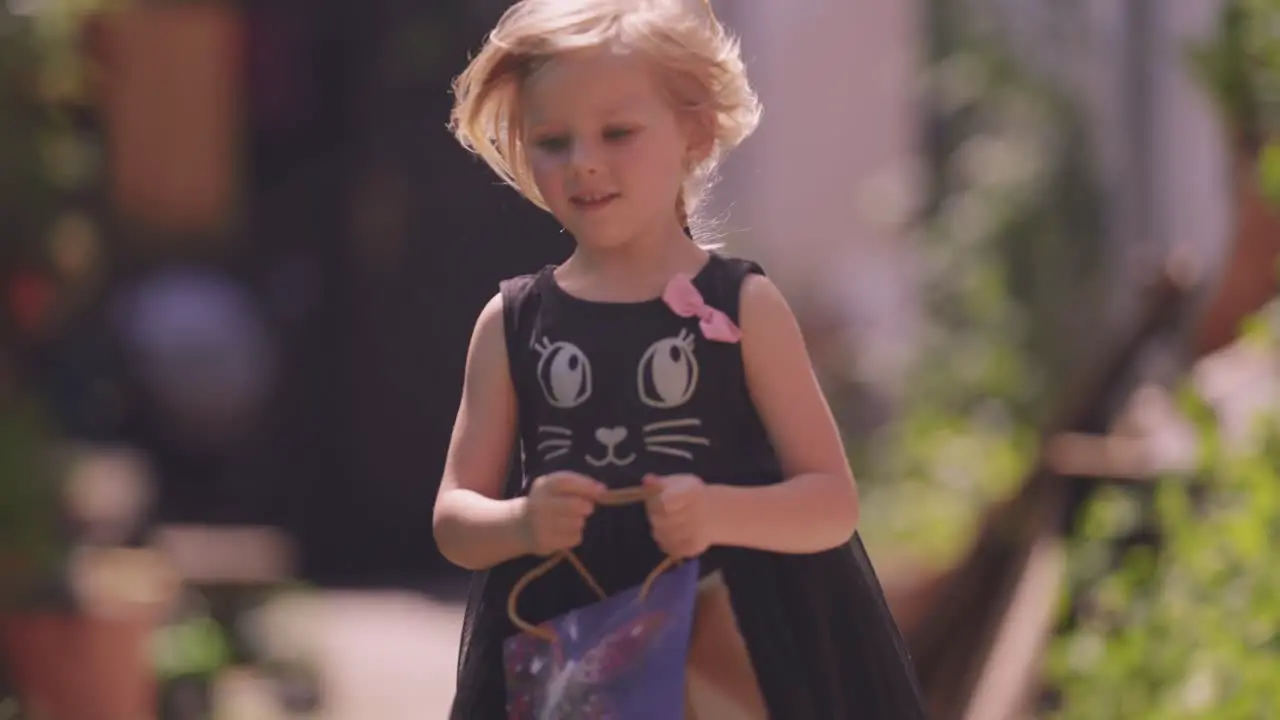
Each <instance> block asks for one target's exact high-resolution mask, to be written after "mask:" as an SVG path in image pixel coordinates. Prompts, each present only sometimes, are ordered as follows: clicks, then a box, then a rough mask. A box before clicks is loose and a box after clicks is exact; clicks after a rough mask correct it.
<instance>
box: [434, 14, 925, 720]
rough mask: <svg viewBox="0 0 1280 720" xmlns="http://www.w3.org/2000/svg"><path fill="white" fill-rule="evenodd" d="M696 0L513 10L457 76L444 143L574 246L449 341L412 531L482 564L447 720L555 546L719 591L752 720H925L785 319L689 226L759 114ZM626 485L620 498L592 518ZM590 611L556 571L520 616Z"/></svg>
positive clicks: (482, 703) (479, 719) (608, 586)
mask: <svg viewBox="0 0 1280 720" xmlns="http://www.w3.org/2000/svg"><path fill="white" fill-rule="evenodd" d="M703 2H704V0H521V1H520V2H517V3H516V4H515V5H514V7H512V8H511V9H510V10H509V11H508V12H507V13H506V14H505V15H504V16H503V17H502V19H501V21H500V22H499V23H498V26H497V27H496V29H494V31H493V32H492V33H491V35H490V37H489V39H488V42H487V43H486V45H485V47H484V48H483V50H482V51H481V52H480V53H479V54H478V55H477V56H476V57H475V58H474V60H473V61H472V62H471V64H470V66H469V67H468V68H467V69H466V71H465V72H464V73H463V74H462V75H461V77H459V78H458V80H457V83H456V95H457V99H456V100H457V104H456V107H455V109H454V113H453V128H454V130H455V132H456V134H457V137H458V139H459V140H460V141H461V142H462V143H463V145H464V146H466V147H467V148H469V149H471V150H473V151H474V152H476V153H477V154H478V155H479V156H480V157H481V158H483V159H484V160H485V161H486V162H487V163H488V164H489V165H490V166H491V167H492V168H493V169H494V170H495V171H496V172H497V173H498V175H499V176H500V177H502V178H503V179H504V180H506V181H507V182H509V183H511V184H512V185H513V186H514V187H515V188H516V189H517V190H519V191H520V192H521V193H522V194H523V195H524V196H525V197H527V198H528V199H529V200H531V201H532V202H534V203H536V204H538V205H539V206H540V207H542V208H544V209H546V210H548V211H550V212H551V213H552V214H554V215H555V217H556V218H557V220H559V221H560V222H561V223H562V224H563V225H564V227H565V228H566V229H567V230H568V231H569V232H570V233H571V234H572V235H573V238H574V240H575V241H576V243H577V247H576V250H575V251H574V253H573V255H572V256H571V257H570V258H569V259H568V260H566V261H565V262H564V263H563V264H561V265H560V266H558V267H548V268H546V269H544V270H543V271H541V272H539V273H536V274H534V275H529V276H524V277H519V278H515V279H512V280H508V281H505V282H503V283H502V284H501V291H500V292H499V293H498V294H497V295H496V296H495V297H494V298H493V299H492V300H491V301H490V302H489V304H488V305H487V306H486V307H485V308H484V310H483V311H482V312H481V314H480V318H479V320H478V322H477V324H476V329H475V334H474V336H473V338H472V341H471V347H470V352H469V358H468V362H467V372H466V378H465V382H464V388H463V396H462V402H461V407H460V408H459V410H458V416H457V422H456V425H455V427H454V433H453V439H452V444H451V446H450V449H449V456H448V460H447V462H446V466H445V471H444V477H443V481H442V484H441V488H440V495H439V498H438V501H437V504H436V508H435V518H434V523H435V535H436V538H437V541H438V542H439V546H440V549H441V551H442V552H443V553H444V554H445V555H446V556H447V557H448V558H449V559H450V560H452V561H453V562H455V563H457V564H458V565H461V566H463V567H467V568H470V569H473V570H476V571H486V572H483V573H481V574H479V575H478V576H477V582H476V584H475V585H474V587H473V593H472V598H471V602H470V604H469V607H468V612H467V621H466V624H465V627H464V632H463V642H462V652H461V658H460V663H459V680H458V692H457V697H456V699H455V701H454V707H453V714H452V717H454V718H456V719H458V720H499V719H501V718H505V717H506V711H505V708H504V702H505V699H506V694H505V689H504V680H503V666H502V642H503V640H504V639H505V638H507V637H509V636H510V635H511V634H512V633H513V632H515V629H514V628H513V626H512V623H511V622H510V620H509V619H508V617H507V599H508V594H509V593H510V591H511V589H512V586H513V584H514V583H515V582H516V581H517V579H519V578H520V577H521V576H522V575H524V574H525V573H526V572H527V571H529V570H530V569H531V568H533V567H534V566H536V565H537V564H539V563H540V562H542V560H543V558H542V557H540V556H546V555H550V554H553V553H556V552H559V551H563V550H567V549H573V550H574V552H575V554H576V555H577V556H578V557H579V558H580V559H581V560H582V562H583V564H584V565H585V566H586V567H588V568H590V569H591V571H592V573H593V574H594V575H595V578H596V580H597V581H598V583H599V585H600V586H601V587H602V588H603V589H604V590H605V591H606V592H607V593H609V594H612V593H616V592H618V591H620V590H623V589H626V588H629V587H633V586H635V585H638V584H640V583H641V582H642V581H643V580H644V578H645V576H646V575H647V574H648V573H649V572H650V571H651V570H652V569H653V568H654V567H655V565H657V564H658V563H659V561H660V560H661V559H662V558H663V557H664V556H673V557H676V558H691V557H700V558H701V564H700V567H701V568H702V569H703V571H704V572H706V573H713V572H714V573H718V574H719V576H720V577H721V578H722V579H723V582H724V585H725V586H726V587H727V588H728V591H729V596H730V599H731V600H730V602H731V605H732V609H733V615H734V616H735V617H736V622H737V627H738V629H739V630H740V632H741V636H742V638H743V639H744V640H745V646H746V651H747V652H748V653H749V655H750V662H749V666H750V668H752V669H753V670H754V675H755V678H756V681H757V682H758V685H759V690H760V692H759V694H760V695H761V696H762V698H763V702H764V705H765V706H767V709H768V713H769V715H770V716H771V717H774V718H778V719H780V720H793V719H794V720H827V719H836V718H858V719H859V720H872V719H879V718H885V719H889V718H892V719H893V720H912V719H914V718H922V717H924V711H923V709H922V706H921V701H920V696H919V691H918V689H917V687H916V682H915V679H914V674H913V670H912V668H911V664H910V660H909V659H908V658H907V654H906V651H905V648H904V645H903V643H902V641H901V638H900V637H899V634H898V631H897V628H896V627H895V625H894V624H893V620H892V618H891V617H890V615H889V613H888V609H887V607H886V605H885V602H884V598H883V595H882V593H881V590H880V587H879V585H878V583H877V581H876V579H875V575H874V572H873V571H872V569H871V566H870V563H869V561H868V560H867V558H866V553H865V551H864V550H863V548H862V545H861V543H860V542H859V541H858V540H857V539H856V536H855V535H854V529H855V526H856V523H857V519H858V494H857V490H856V486H855V484H854V480H853V477H852V475H851V473H850V470H849V464H848V461H847V459H846V455H845V450H844V448H843V447H842V445H841V441H840V438H839V435H838V433H837V430H836V427H835V425H834V423H833V421H832V418H831V414H830V411H829V410H828V407H827V404H826V402H825V400H824V398H823V395H822V393H821V392H820V390H819V387H818V384H817V382H816V381H815V378H814V373H813V370H812V368H811V366H810V362H809V357H808V355H807V352H806V349H805V345H804V342H803V340H802V338H801V335H800V331H799V329H798V327H797V324H796V321H795V319H794V317H793V316H792V314H791V311H790V310H789V309H788V307H787V304H786V302H785V301H784V300H783V298H782V295H781V294H780V293H779V291H778V289H777V288H776V287H775V286H774V285H773V284H772V283H771V282H770V281H769V280H768V279H767V278H766V277H765V275H764V273H763V271H762V270H761V269H760V267H759V266H758V265H756V264H755V263H751V262H747V261H743V260H735V259H730V258H727V257H724V256H722V255H719V254H717V253H715V252H709V251H708V250H706V249H704V248H703V247H700V246H699V245H698V244H697V243H695V242H694V241H693V240H692V239H691V236H690V234H689V218H690V214H691V213H692V212H693V211H694V210H696V208H697V206H698V202H699V200H700V199H701V198H702V195H703V193H704V191H705V190H706V187H707V184H708V180H709V178H710V176H711V174H712V171H713V170H714V169H715V167H716V165H717V163H718V162H719V161H720V160H721V158H722V157H723V156H724V155H725V153H726V152H728V151H729V150H731V149H732V148H733V147H735V146H736V145H738V144H739V143H740V142H741V141H742V140H743V139H745V138H746V137H747V136H748V135H749V134H750V133H751V132H752V130H753V129H754V128H755V126H756V123H757V121H758V119H759V116H760V108H759V105H758V103H757V100H756V97H755V95H754V93H753V92H752V90H751V88H750V86H749V85H748V83H747V79H746V76H745V73H744V69H743V65H742V61H741V59H740V56H739V52H738V47H737V44H736V42H735V41H734V40H733V39H732V38H731V37H729V35H728V34H727V33H726V31H725V29H724V28H723V27H722V26H721V25H720V24H719V22H718V21H717V20H716V18H715V17H714V16H713V15H712V14H711V12H710V8H709V7H708V6H706V5H704V4H703ZM517 441H518V447H519V448H520V449H521V451H522V452H521V453H520V455H519V456H518V457H519V462H520V465H521V468H522V470H523V472H522V473H520V474H519V475H518V476H515V475H513V481H512V482H510V483H508V482H506V478H507V473H508V463H509V462H510V458H511V449H512V448H513V447H515V446H516V443H517ZM635 486H640V487H643V488H646V489H647V490H648V500H647V501H646V502H645V503H644V504H643V505H639V506H632V507H604V506H602V504H601V503H600V501H602V500H603V499H604V494H605V493H606V492H607V491H608V490H610V489H617V488H623V487H635ZM851 538H853V540H852V541H851ZM596 599H597V597H596V596H595V595H593V594H592V593H591V590H590V589H589V588H588V587H587V585H586V584H585V583H584V582H583V581H582V580H581V579H580V578H579V577H578V576H577V575H576V574H575V573H574V571H573V569H572V568H570V567H568V566H567V565H561V566H560V567H558V568H556V569H555V570H552V571H551V572H550V573H548V574H547V575H545V576H544V577H541V578H539V579H538V580H537V581H536V582H533V583H532V584H530V585H529V586H528V587H527V589H525V590H524V591H523V594H522V595H521V596H520V614H521V616H522V617H523V618H524V619H526V620H528V621H530V622H534V623H537V622H542V621H544V620H547V619H549V618H552V617H555V616H557V615H560V614H562V613H564V612H566V611H568V610H570V609H573V608H576V607H580V606H583V605H586V604H589V603H591V602H592V601H594V600H596ZM713 720H720V719H718V718H717V719H713ZM723 720H735V719H734V718H724V719H723Z"/></svg>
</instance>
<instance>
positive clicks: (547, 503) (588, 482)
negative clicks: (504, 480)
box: [522, 472, 605, 555]
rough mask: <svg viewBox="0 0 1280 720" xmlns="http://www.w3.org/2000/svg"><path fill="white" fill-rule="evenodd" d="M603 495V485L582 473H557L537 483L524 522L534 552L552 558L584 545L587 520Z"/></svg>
mask: <svg viewBox="0 0 1280 720" xmlns="http://www.w3.org/2000/svg"><path fill="white" fill-rule="evenodd" d="M604 492H605V486H604V484H603V483H601V482H599V481H597V480H594V479H592V478H589V477H587V476H586V475H582V474H580V473H573V472H555V473H551V474H550V475H543V476H542V477H539V478H537V479H535V480H534V481H533V485H531V486H530V488H529V496H528V497H527V498H526V499H525V505H524V517H523V518H522V519H523V521H524V527H525V532H526V533H527V538H528V541H529V545H530V549H531V550H532V552H533V553H535V554H537V555H550V554H552V553H554V552H558V551H560V550H569V549H572V548H575V547H577V546H579V545H581V544H582V531H583V529H584V528H585V527H586V524H587V518H589V517H591V513H593V512H595V509H596V502H597V501H598V500H599V499H600V497H601V496H602V495H603V494H604Z"/></svg>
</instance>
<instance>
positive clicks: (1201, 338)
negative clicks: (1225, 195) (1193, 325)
mask: <svg viewBox="0 0 1280 720" xmlns="http://www.w3.org/2000/svg"><path fill="white" fill-rule="evenodd" d="M1257 176H1258V168H1257V161H1256V160H1255V159H1254V158H1253V157H1252V156H1244V155H1243V154H1242V155H1241V157H1240V159H1239V160H1238V162H1237V163H1236V177H1235V188H1236V190H1235V192H1236V202H1235V213H1236V214H1235V235H1234V239H1233V244H1232V250H1231V254H1230V256H1229V258H1228V260H1227V263H1226V265H1225V267H1224V268H1223V274H1222V277H1221V279H1220V280H1219V285H1218V288H1217V290H1216V291H1215V292H1214V294H1213V296H1212V299H1211V300H1210V301H1209V305H1208V307H1207V308H1206V310H1205V313H1204V315H1203V316H1202V318H1201V320H1200V326H1199V329H1198V331H1197V333H1196V343H1195V349H1196V356H1197V357H1203V356H1205V355H1208V354H1210V353H1213V352H1215V351H1217V350H1220V349H1222V348H1223V347H1225V346H1226V345H1229V344H1230V343H1231V342H1233V341H1234V340H1235V339H1236V337H1237V336H1238V335H1239V334H1240V323H1241V321H1243V320H1244V319H1245V318H1246V317H1248V316H1249V315H1250V314H1252V313H1254V312H1256V311H1258V310H1259V309H1261V308H1262V306H1263V305H1265V304H1266V303H1267V302H1268V301H1270V300H1271V298H1273V297H1274V296H1275V295H1276V292H1277V289H1278V287H1277V277H1278V276H1277V261H1278V260H1280V208H1277V207H1275V206H1273V205H1271V204H1270V203H1268V201H1267V200H1266V198H1264V197H1263V196H1262V194H1261V192H1260V190H1259V188H1258V179H1257Z"/></svg>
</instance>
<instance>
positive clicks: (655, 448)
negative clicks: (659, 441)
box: [644, 445, 693, 460]
mask: <svg viewBox="0 0 1280 720" xmlns="http://www.w3.org/2000/svg"><path fill="white" fill-rule="evenodd" d="M644 449H645V450H648V451H649V452H651V453H658V454H660V455H674V456H676V457H682V458H684V459H685V460H692V459H693V453H691V452H689V451H687V450H677V449H675V448H669V447H663V446H661V445H645V446H644Z"/></svg>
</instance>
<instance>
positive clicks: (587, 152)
mask: <svg viewBox="0 0 1280 720" xmlns="http://www.w3.org/2000/svg"><path fill="white" fill-rule="evenodd" d="M569 166H570V168H572V169H573V170H576V171H577V172H581V173H585V174H591V173H594V172H596V171H597V170H598V169H599V167H600V153H599V151H598V149H597V148H596V146H595V143H593V142H590V141H581V140H579V141H577V142H574V143H573V145H572V147H571V149H570V150H569Z"/></svg>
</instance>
